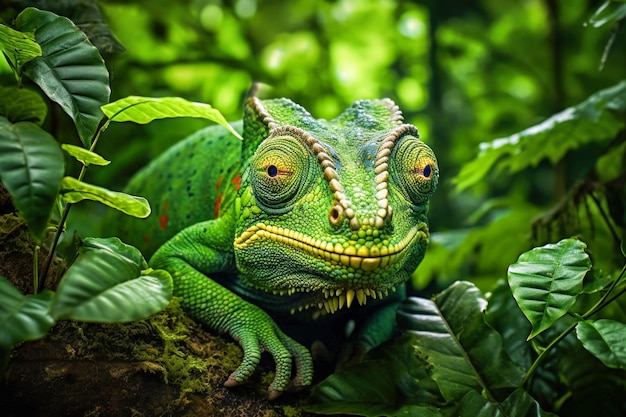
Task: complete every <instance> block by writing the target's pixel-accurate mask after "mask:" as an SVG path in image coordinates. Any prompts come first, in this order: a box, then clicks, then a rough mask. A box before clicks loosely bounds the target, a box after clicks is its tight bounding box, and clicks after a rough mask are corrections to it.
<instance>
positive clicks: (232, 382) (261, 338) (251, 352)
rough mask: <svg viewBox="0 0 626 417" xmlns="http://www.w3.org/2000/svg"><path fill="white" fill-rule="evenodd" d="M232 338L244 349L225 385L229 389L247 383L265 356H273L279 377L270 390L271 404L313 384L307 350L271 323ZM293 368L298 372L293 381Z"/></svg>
mask: <svg viewBox="0 0 626 417" xmlns="http://www.w3.org/2000/svg"><path fill="white" fill-rule="evenodd" d="M268 319H269V318H268ZM233 337H235V339H236V340H238V341H239V343H240V345H241V348H242V349H243V359H242V361H241V364H240V365H239V367H238V368H237V369H236V370H235V371H234V372H233V373H232V374H230V376H229V377H228V379H227V380H226V382H224V385H225V386H226V387H236V386H237V385H239V384H241V383H243V382H245V381H246V380H247V379H248V378H249V377H250V375H252V373H253V372H254V371H255V369H256V367H257V366H258V364H259V362H260V359H261V353H262V352H268V353H269V354H270V355H272V357H273V358H274V362H275V363H276V375H275V376H274V380H273V381H272V383H271V384H270V386H269V389H268V396H269V399H270V400H274V399H276V398H278V397H279V396H280V395H281V394H282V393H283V392H285V391H287V390H288V391H297V390H299V389H302V388H304V387H306V386H307V385H310V384H311V382H312V380H313V359H312V358H311V354H310V353H309V351H308V350H307V349H306V348H305V347H304V346H302V345H300V344H299V343H297V342H296V341H295V340H293V339H292V338H290V337H289V336H287V335H285V334H284V333H283V332H282V330H280V329H279V328H278V326H277V325H276V324H275V323H274V322H273V321H271V319H269V320H268V321H267V322H265V323H262V324H260V323H257V324H256V325H254V326H253V327H252V328H247V329H246V330H245V331H241V332H233ZM294 364H295V367H296V368H295V375H294V376H293V378H292V369H293V365H294Z"/></svg>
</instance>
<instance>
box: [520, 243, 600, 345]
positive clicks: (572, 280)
mask: <svg viewBox="0 0 626 417" xmlns="http://www.w3.org/2000/svg"><path fill="white" fill-rule="evenodd" d="M586 247H587V245H585V244H584V243H583V242H581V241H579V240H576V239H563V240H561V241H560V242H558V243H557V244H548V245H545V246H542V247H539V248H535V249H532V250H530V251H528V252H525V253H523V254H521V255H520V257H519V258H518V260H517V262H515V263H514V264H512V265H511V266H509V270H508V277H509V285H510V286H511V291H512V292H513V297H514V298H515V301H517V304H518V305H519V307H520V309H521V310H522V312H523V313H524V315H525V316H526V318H527V319H528V320H529V321H530V324H531V325H532V331H531V332H530V335H529V336H528V340H530V339H532V338H533V337H535V336H537V335H538V334H539V333H541V332H542V331H544V330H546V329H547V328H549V327H550V326H552V325H553V324H554V322H556V321H557V320H558V319H559V318H561V317H562V316H563V315H564V314H565V313H567V311H568V310H569V309H570V308H571V307H572V306H573V305H574V303H575V302H576V298H577V297H578V295H579V294H580V293H581V292H582V289H583V279H584V277H585V274H586V273H587V271H589V270H590V269H591V261H590V260H589V255H587V253H586V252H585V248H586Z"/></svg>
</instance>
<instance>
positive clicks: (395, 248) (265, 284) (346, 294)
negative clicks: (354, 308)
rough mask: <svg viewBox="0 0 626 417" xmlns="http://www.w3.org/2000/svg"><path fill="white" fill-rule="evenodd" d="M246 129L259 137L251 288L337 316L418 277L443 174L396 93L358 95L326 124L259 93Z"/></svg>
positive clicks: (244, 216)
mask: <svg viewBox="0 0 626 417" xmlns="http://www.w3.org/2000/svg"><path fill="white" fill-rule="evenodd" d="M246 130H248V132H247V134H246V132H245V131H246ZM251 132H254V134H250V133H251ZM244 137H251V138H255V139H254V140H250V141H249V142H248V143H244V144H243V154H244V158H249V161H250V164H249V168H248V169H247V171H246V172H244V173H243V176H242V184H241V189H240V194H239V197H238V199H237V204H236V207H237V209H236V210H237V216H238V225H237V234H236V238H235V243H234V247H235V257H236V262H237V266H238V269H239V271H240V273H241V279H242V281H243V282H244V283H245V284H246V285H247V286H249V287H250V288H254V289H256V290H260V291H265V292H267V293H268V296H270V295H271V294H274V295H278V296H283V297H285V304H286V305H288V306H289V308H290V309H291V310H292V311H294V310H295V309H303V308H309V307H315V308H320V309H323V310H326V312H329V313H334V312H335V311H337V310H338V309H342V308H344V307H348V308H349V307H350V306H351V305H352V304H353V302H355V301H356V303H358V304H361V305H362V304H365V303H366V301H367V299H368V297H370V298H382V297H384V296H386V295H387V294H388V293H389V291H391V290H394V289H395V288H396V287H397V286H398V285H401V284H403V283H404V282H406V281H407V280H408V279H409V277H410V276H411V273H412V272H413V271H414V270H415V268H416V267H417V265H418V264H419V263H420V261H421V260H422V258H423V256H424V253H425V250H426V246H427V244H428V238H429V233H428V225H427V219H426V210H427V206H428V200H429V198H430V196H431V195H432V193H433V192H434V191H435V188H436V186H437V181H438V177H439V170H438V166H437V161H436V158H435V155H434V153H433V152H432V150H431V149H430V148H429V147H428V146H427V145H426V144H424V143H423V142H422V141H420V140H419V135H418V132H417V129H416V128H415V127H414V126H412V125H408V124H403V123H402V115H401V113H400V111H399V110H398V108H397V106H396V105H395V104H394V103H393V102H392V101H390V100H387V99H384V100H371V101H358V102H356V103H354V104H353V105H352V106H351V107H350V108H348V109H347V110H346V111H344V113H342V114H341V115H340V116H339V117H337V118H335V119H333V120H331V121H324V120H316V119H313V118H312V117H311V115H310V114H309V113H308V112H306V110H304V109H303V108H302V107H300V106H298V105H296V104H294V103H293V102H291V101H289V100H286V99H278V100H266V101H263V102H261V101H260V100H258V99H256V98H251V99H249V101H248V103H247V108H246V116H245V118H244Z"/></svg>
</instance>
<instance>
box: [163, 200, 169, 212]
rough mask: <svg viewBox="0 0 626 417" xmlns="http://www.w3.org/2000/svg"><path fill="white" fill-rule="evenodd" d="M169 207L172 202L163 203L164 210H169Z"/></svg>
mask: <svg viewBox="0 0 626 417" xmlns="http://www.w3.org/2000/svg"><path fill="white" fill-rule="evenodd" d="M168 208H170V202H169V201H166V202H165V203H163V210H167V209H168Z"/></svg>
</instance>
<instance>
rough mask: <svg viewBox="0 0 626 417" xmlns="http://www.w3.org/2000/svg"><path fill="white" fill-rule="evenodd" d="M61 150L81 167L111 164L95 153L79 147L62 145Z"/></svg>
mask: <svg viewBox="0 0 626 417" xmlns="http://www.w3.org/2000/svg"><path fill="white" fill-rule="evenodd" d="M61 149H63V150H64V151H65V152H66V153H67V154H68V155H70V156H73V157H74V158H76V159H77V160H78V161H79V162H80V163H81V164H83V165H100V166H105V165H109V164H110V163H111V161H108V160H106V159H104V158H103V157H101V156H100V155H98V154H97V153H95V152H92V151H90V150H89V149H85V148H81V147H80V146H75V145H70V144H67V143H64V144H62V145H61Z"/></svg>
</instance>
